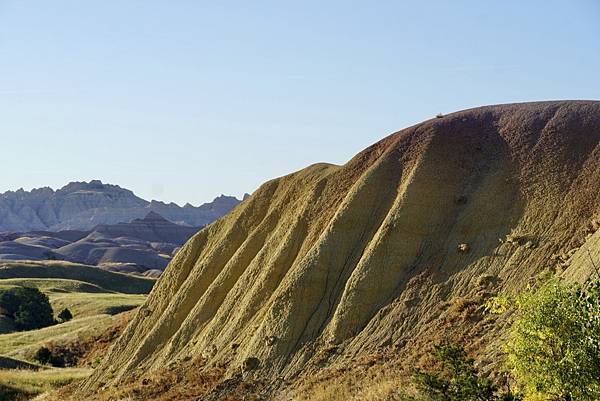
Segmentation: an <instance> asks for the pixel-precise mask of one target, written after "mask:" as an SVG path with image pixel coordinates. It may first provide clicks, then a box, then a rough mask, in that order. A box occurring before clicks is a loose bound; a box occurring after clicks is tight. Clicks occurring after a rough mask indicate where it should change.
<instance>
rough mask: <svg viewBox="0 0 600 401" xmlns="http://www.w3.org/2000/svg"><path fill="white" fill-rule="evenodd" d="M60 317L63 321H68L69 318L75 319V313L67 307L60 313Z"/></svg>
mask: <svg viewBox="0 0 600 401" xmlns="http://www.w3.org/2000/svg"><path fill="white" fill-rule="evenodd" d="M58 318H59V319H60V321H61V322H68V321H69V320H71V319H73V314H72V313H71V311H70V310H69V309H68V308H65V309H63V310H62V311H60V313H59V314H58Z"/></svg>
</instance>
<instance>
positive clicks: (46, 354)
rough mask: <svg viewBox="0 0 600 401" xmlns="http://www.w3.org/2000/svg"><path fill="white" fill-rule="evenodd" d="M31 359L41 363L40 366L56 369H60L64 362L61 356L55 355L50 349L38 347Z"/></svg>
mask: <svg viewBox="0 0 600 401" xmlns="http://www.w3.org/2000/svg"><path fill="white" fill-rule="evenodd" d="M33 358H34V359H35V360H36V361H38V362H39V363H41V364H42V365H47V364H50V365H52V366H54V367H57V368H62V367H64V366H65V360H64V357H63V356H62V355H57V354H56V353H54V352H53V351H52V350H50V348H48V347H45V346H42V347H40V348H39V349H38V350H37V351H36V353H35V355H34V356H33Z"/></svg>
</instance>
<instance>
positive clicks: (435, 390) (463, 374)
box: [414, 345, 515, 401]
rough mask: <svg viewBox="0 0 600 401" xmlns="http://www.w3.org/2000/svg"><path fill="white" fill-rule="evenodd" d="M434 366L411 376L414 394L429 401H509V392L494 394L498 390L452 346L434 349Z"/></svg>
mask: <svg viewBox="0 0 600 401" xmlns="http://www.w3.org/2000/svg"><path fill="white" fill-rule="evenodd" d="M432 356H433V358H434V359H435V360H436V362H437V369H436V370H435V371H430V372H424V371H421V370H418V371H417V372H416V373H415V375H414V380H415V384H416V386H417V388H418V390H419V391H420V392H421V393H423V395H424V396H426V397H427V398H428V399H430V400H433V401H438V400H439V401H488V400H489V401H493V400H499V399H502V400H512V399H515V398H514V396H512V395H511V394H510V391H509V392H507V393H505V394H498V386H497V385H496V384H494V383H493V382H492V381H491V380H489V379H486V378H482V377H480V375H479V372H478V370H477V368H475V365H474V360H473V359H471V358H469V357H467V354H466V352H465V350H464V349H463V348H462V347H460V346H455V345H438V346H436V347H435V348H434V350H433V353H432Z"/></svg>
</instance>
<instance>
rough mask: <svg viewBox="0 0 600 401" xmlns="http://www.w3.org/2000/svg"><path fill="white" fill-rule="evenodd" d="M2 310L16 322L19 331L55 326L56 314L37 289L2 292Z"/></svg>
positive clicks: (14, 289)
mask: <svg viewBox="0 0 600 401" xmlns="http://www.w3.org/2000/svg"><path fill="white" fill-rule="evenodd" d="M0 308H2V310H3V312H4V314H5V315H7V316H9V317H10V318H12V319H13V320H14V322H15V325H16V327H17V329H18V330H33V329H39V328H42V327H47V326H50V325H52V324H54V318H53V315H54V313H53V311H52V307H51V306H50V302H49V301H48V297H47V296H46V295H45V294H43V293H42V292H40V291H39V290H38V289H37V288H30V287H15V288H10V289H6V290H0Z"/></svg>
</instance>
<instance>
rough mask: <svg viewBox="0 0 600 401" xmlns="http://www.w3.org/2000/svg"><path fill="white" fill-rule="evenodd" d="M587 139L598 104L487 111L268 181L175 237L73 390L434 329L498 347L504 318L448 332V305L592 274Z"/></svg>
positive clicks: (395, 343) (301, 357)
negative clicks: (120, 328) (184, 365)
mask: <svg viewBox="0 0 600 401" xmlns="http://www.w3.org/2000/svg"><path fill="white" fill-rule="evenodd" d="M599 141H600V102H593V101H561V102H540V103H525V104H510V105H500V106H489V107H482V108H477V109H472V110H466V111H462V112H457V113H454V114H450V115H447V116H443V117H441V118H435V119H432V120H429V121H426V122H424V123H421V124H418V125H415V126H413V127H410V128H407V129H404V130H402V131H399V132H397V133H395V134H393V135H390V136H388V137H386V138H385V139H383V140H381V141H380V142H378V143H376V144H374V145H372V146H371V147H369V148H367V149H366V150H364V151H362V152H361V153H359V154H358V155H357V156H355V157H354V158H353V159H352V160H350V161H349V162H348V163H346V164H345V165H343V166H335V165H330V164H317V165H313V166H310V167H308V168H306V169H304V170H301V171H299V172H296V173H294V174H290V175H287V176H285V177H281V178H278V179H275V180H272V181H269V182H267V183H265V184H264V185H262V186H261V187H260V188H259V189H258V190H257V191H256V192H255V193H254V195H253V196H252V197H251V198H249V199H248V200H246V201H244V202H243V203H242V204H241V205H239V206H238V207H236V208H235V209H234V210H233V212H231V213H230V214H229V215H227V216H226V217H224V218H222V219H220V220H218V221H217V222H215V223H213V224H212V225H210V226H208V227H207V228H206V229H204V230H202V231H200V232H199V233H198V234H197V235H196V236H194V237H193V238H192V239H191V240H190V241H189V242H188V243H187V244H186V245H185V246H184V247H183V248H182V250H181V251H180V252H179V253H178V254H177V256H176V257H175V258H174V260H173V261H172V262H171V263H170V265H169V266H168V268H167V270H166V272H165V273H164V275H163V276H162V277H161V279H160V280H159V282H158V283H157V285H156V286H155V287H154V289H153V290H152V292H151V294H150V296H149V298H148V300H147V301H146V302H145V304H144V305H143V306H142V307H141V308H140V310H139V311H138V313H137V315H136V317H135V318H134V320H133V321H132V322H131V324H130V325H129V326H128V328H127V329H126V331H125V332H124V334H123V335H122V337H121V338H120V339H119V340H118V342H117V343H116V344H115V346H114V347H113V349H112V352H111V353H110V354H109V356H108V357H107V358H105V360H104V362H103V364H102V365H101V366H100V367H99V368H98V369H97V370H96V371H95V373H94V374H93V375H92V377H91V378H90V379H88V380H87V381H86V382H85V383H84V384H83V385H82V389H81V391H82V392H85V391H89V390H93V389H95V388H98V387H99V386H102V385H105V384H107V383H108V384H110V383H113V384H115V383H118V382H119V381H121V380H125V379H127V378H130V377H131V376H132V375H133V374H134V373H135V374H136V375H139V374H142V375H143V374H144V372H149V371H152V370H155V369H159V368H161V367H164V366H167V365H168V364H170V363H177V362H178V361H181V360H187V359H189V358H195V357H198V356H199V355H202V356H204V357H205V358H207V360H208V363H209V364H220V363H224V364H227V366H229V370H230V372H232V373H233V372H235V371H237V370H239V368H240V366H241V365H242V364H243V361H244V360H245V359H246V358H248V357H254V358H258V360H259V362H260V364H259V366H258V369H256V371H255V373H254V374H256V375H260V376H263V377H266V378H269V379H270V380H275V379H277V378H287V379H290V378H293V377H295V375H297V374H298V373H300V372H306V371H307V370H309V368H310V369H313V366H314V363H313V362H314V361H315V358H317V356H319V355H323V352H324V350H330V349H333V348H335V349H336V352H335V355H334V356H333V357H332V359H331V361H330V363H336V361H338V362H339V361H344V360H351V359H352V358H355V357H358V356H360V355H361V354H366V353H369V352H374V351H377V350H378V349H382V348H385V347H392V348H395V349H398V350H401V351H402V350H403V351H404V352H406V354H407V355H409V354H411V353H413V352H415V351H418V348H419V347H421V346H422V345H423V344H424V343H426V342H427V341H428V339H432V338H433V337H432V336H433V334H434V333H436V332H439V331H440V330H442V329H447V330H449V331H452V330H454V331H456V330H458V332H461V330H462V331H467V330H471V329H472V328H473V327H479V328H480V330H477V331H469V333H466V334H468V335H469V336H471V338H472V340H473V341H475V342H476V343H477V344H478V346H479V347H478V352H479V353H480V354H481V355H488V354H490V355H493V354H494V350H493V348H494V347H495V346H494V339H495V338H497V337H498V335H501V333H502V330H503V325H502V322H501V321H499V322H497V324H493V325H488V326H489V327H488V326H476V324H477V323H476V322H475V323H472V322H465V321H462V322H461V321H458V322H457V323H455V327H453V326H452V324H453V323H452V319H446V320H445V318H444V316H446V315H447V313H448V311H447V310H445V309H444V305H448V304H452V302H454V301H457V300H460V299H472V298H474V297H476V296H481V297H485V296H486V295H485V294H489V293H498V292H502V291H508V292H510V291H516V290H519V289H522V288H524V287H525V286H526V284H527V283H528V281H529V280H530V279H531V278H532V277H535V276H536V275H538V274H540V273H543V272H551V273H552V274H555V273H559V274H560V273H562V274H568V272H569V269H571V270H572V271H573V272H576V274H577V277H578V278H579V279H582V278H585V277H586V276H588V275H589V274H590V273H591V271H592V269H593V268H592V264H591V263H589V262H588V259H587V258H586V257H584V256H585V255H587V253H585V254H584V251H583V249H588V248H592V249H591V250H590V252H591V253H593V254H594V255H596V257H598V255H599V254H600V242H599V241H598V235H600V234H598V232H597V229H598V227H597V224H596V223H594V221H596V222H597V221H598V218H599V216H600V190H599V188H600V146H599ZM594 233H595V234H594ZM461 245H462V246H461ZM459 248H460V249H459ZM586 252H587V251H586ZM573 274H575V273H573ZM445 314H446V315H445ZM466 334H465V335H466ZM494 349H495V348H494Z"/></svg>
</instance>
